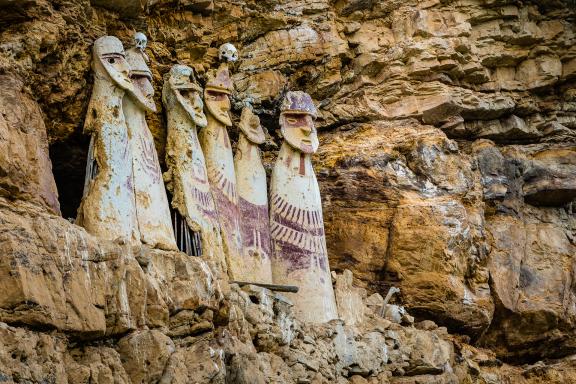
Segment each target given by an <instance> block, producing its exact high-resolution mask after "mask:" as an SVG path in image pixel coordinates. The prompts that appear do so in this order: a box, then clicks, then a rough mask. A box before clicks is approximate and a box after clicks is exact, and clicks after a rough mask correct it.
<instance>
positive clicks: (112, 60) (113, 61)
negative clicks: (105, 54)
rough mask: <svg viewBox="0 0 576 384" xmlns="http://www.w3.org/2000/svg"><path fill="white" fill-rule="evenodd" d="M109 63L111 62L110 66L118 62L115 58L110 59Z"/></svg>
mask: <svg viewBox="0 0 576 384" xmlns="http://www.w3.org/2000/svg"><path fill="white" fill-rule="evenodd" d="M108 62H109V63H110V64H114V63H115V62H116V60H115V59H114V58H113V57H109V58H108Z"/></svg>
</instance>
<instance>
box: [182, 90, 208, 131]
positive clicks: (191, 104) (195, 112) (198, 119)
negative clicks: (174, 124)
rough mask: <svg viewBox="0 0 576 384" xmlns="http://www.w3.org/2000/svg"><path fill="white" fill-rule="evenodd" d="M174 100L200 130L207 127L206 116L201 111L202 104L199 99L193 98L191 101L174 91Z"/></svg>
mask: <svg viewBox="0 0 576 384" xmlns="http://www.w3.org/2000/svg"><path fill="white" fill-rule="evenodd" d="M176 98H177V99H178V102H179V103H180V105H181V106H182V108H184V110H185V111H186V113H187V114H188V116H190V118H191V119H192V121H193V122H194V124H196V125H197V126H198V127H200V128H204V127H205V126H206V125H208V121H207V120H206V115H205V114H204V111H203V108H202V107H203V103H202V99H200V97H198V96H195V97H192V100H191V99H190V98H189V97H186V96H184V95H182V93H181V92H180V91H176Z"/></svg>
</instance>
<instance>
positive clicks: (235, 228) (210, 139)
mask: <svg viewBox="0 0 576 384" xmlns="http://www.w3.org/2000/svg"><path fill="white" fill-rule="evenodd" d="M232 89H233V87H232V81H231V80H230V75H229V72H228V67H227V66H226V64H222V65H221V66H220V68H218V70H217V71H212V72H211V73H209V75H208V81H207V83H206V88H205V89H204V102H205V109H206V112H207V113H206V118H207V121H208V124H207V125H206V127H205V128H203V129H202V130H201V131H200V133H199V139H200V145H201V146H202V150H203V151H204V156H205V157H206V167H207V170H208V180H209V182H210V186H211V188H212V196H213V197H214V201H215V203H216V210H217V212H218V220H219V222H220V228H221V230H222V240H223V242H224V249H225V251H226V263H227V266H228V275H229V277H230V278H232V279H236V277H237V276H239V274H240V273H241V271H242V270H243V267H242V265H243V261H242V239H241V235H240V223H239V220H240V212H239V210H238V192H237V187H236V172H235V171H234V156H233V154H232V145H231V143H230V138H229V137H228V131H227V129H226V127H229V126H231V125H232V121H231V120H230V114H229V111H230V99H229V96H228V95H229V94H230V93H231V92H232Z"/></svg>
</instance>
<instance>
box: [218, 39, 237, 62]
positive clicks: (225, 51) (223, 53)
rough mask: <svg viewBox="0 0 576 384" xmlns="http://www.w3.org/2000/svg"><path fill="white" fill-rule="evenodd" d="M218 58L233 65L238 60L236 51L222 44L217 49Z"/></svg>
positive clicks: (229, 45)
mask: <svg viewBox="0 0 576 384" xmlns="http://www.w3.org/2000/svg"><path fill="white" fill-rule="evenodd" d="M218 58H219V59H220V60H222V61H227V62H229V63H233V62H235V61H236V60H238V50H237V49H236V47H235V46H234V45H232V44H230V43H226V44H222V45H221V46H220V48H219V49H218Z"/></svg>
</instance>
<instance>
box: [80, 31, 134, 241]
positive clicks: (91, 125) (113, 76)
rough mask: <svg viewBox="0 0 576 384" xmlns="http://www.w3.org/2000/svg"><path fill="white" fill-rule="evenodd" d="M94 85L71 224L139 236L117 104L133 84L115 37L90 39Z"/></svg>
mask: <svg viewBox="0 0 576 384" xmlns="http://www.w3.org/2000/svg"><path fill="white" fill-rule="evenodd" d="M93 56H94V57H93V70H94V89H93V91H92V97H91V99H90V104H89V106H88V114H87V116H86V121H85V125H84V132H85V133H90V134H92V138H91V143H90V150H89V154H88V165H87V172H86V183H85V188H84V196H83V198H82V203H81V205H80V207H79V208H78V217H77V220H76V222H77V224H79V225H81V226H83V227H84V228H86V230H87V231H88V232H90V233H92V234H93V235H96V236H98V237H102V238H105V239H111V240H113V239H117V238H122V239H124V240H126V241H129V242H132V243H139V242H140V233H139V231H138V225H137V222H136V209H135V201H134V189H133V185H132V182H133V176H132V167H131V166H129V164H130V162H131V156H132V154H131V146H130V145H129V140H128V131H127V127H126V121H125V119H124V113H123V110H122V98H123V97H124V93H125V92H126V91H128V92H132V91H133V90H134V87H133V84H132V82H131V81H130V78H129V71H130V67H129V65H128V63H127V61H126V59H125V54H124V48H123V46H122V43H121V42H120V40H118V39H117V38H116V37H113V36H104V37H101V38H99V39H97V40H96V41H95V42H94V48H93Z"/></svg>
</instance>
